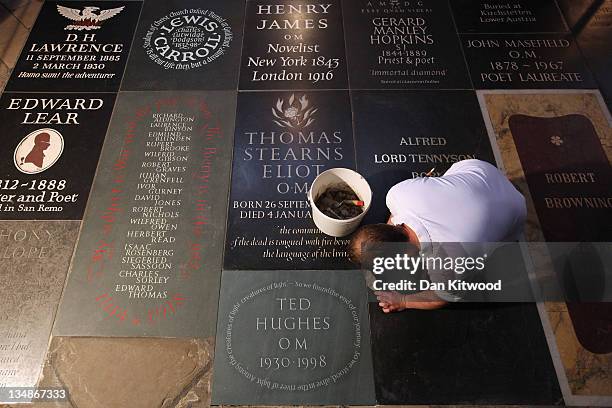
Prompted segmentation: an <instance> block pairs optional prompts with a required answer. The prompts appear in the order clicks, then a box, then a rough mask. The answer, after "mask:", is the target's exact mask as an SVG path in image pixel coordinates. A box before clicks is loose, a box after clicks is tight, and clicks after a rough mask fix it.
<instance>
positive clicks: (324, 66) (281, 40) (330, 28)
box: [241, 0, 346, 89]
mask: <svg viewBox="0 0 612 408" xmlns="http://www.w3.org/2000/svg"><path fill="white" fill-rule="evenodd" d="M242 66H243V69H242V70H241V89H269V88H270V87H273V88H288V89H291V88H297V87H304V88H313V87H319V88H344V87H345V85H346V67H345V59H344V37H343V31H342V14H341V10H340V3H339V0H331V1H329V2H326V3H323V2H322V1H316V0H315V1H311V2H309V1H297V2H295V1H294V2H290V3H289V2H282V1H281V2H279V1H274V0H272V1H269V0H263V1H262V0H257V1H252V2H248V4H247V22H246V36H245V50H244V55H243V58H242Z"/></svg>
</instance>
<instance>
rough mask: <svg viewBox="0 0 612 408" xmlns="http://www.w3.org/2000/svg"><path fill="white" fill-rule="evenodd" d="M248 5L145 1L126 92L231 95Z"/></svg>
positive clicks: (230, 0) (227, 0)
mask: <svg viewBox="0 0 612 408" xmlns="http://www.w3.org/2000/svg"><path fill="white" fill-rule="evenodd" d="M244 7H245V2H244V1H242V0H208V1H206V2H202V1H198V0H169V1H166V0H165V1H148V2H145V4H144V6H143V9H142V15H141V18H140V21H139V24H138V28H137V30H136V35H135V36H134V43H133V44H132V51H131V53H130V60H129V63H128V67H127V69H126V73H125V79H124V81H123V84H122V86H121V89H122V90H127V91H138V90H140V91H141V90H150V91H156V90H230V89H234V90H235V89H236V88H237V84H238V69H239V68H240V52H241V44H242V29H243V24H244V21H243V20H244Z"/></svg>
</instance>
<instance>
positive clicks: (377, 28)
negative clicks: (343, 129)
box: [343, 0, 472, 89]
mask: <svg viewBox="0 0 612 408" xmlns="http://www.w3.org/2000/svg"><path fill="white" fill-rule="evenodd" d="M343 5H344V9H343V14H344V27H345V28H344V29H345V31H346V38H347V39H349V40H348V41H347V44H346V47H347V50H346V52H347V61H348V67H349V82H350V84H351V88H352V89H471V88H472V84H471V82H470V78H469V75H468V72H467V67H466V64H465V60H464V58H463V54H462V53H461V46H460V44H459V38H458V36H457V33H456V31H455V26H454V23H453V17H452V14H451V11H450V6H449V4H448V0H430V1H427V2H409V1H398V2H372V1H368V0H344V1H343Z"/></svg>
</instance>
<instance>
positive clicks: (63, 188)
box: [0, 93, 115, 220]
mask: <svg viewBox="0 0 612 408" xmlns="http://www.w3.org/2000/svg"><path fill="white" fill-rule="evenodd" d="M114 102H115V95H114V94H108V93H100V94H94V95H92V94H81V93H61V94H60V93H54V94H50V93H5V94H4V95H2V98H0V123H2V126H3V133H4V135H3V139H4V143H3V144H4V148H3V149H2V150H1V151H0V163H1V164H0V219H7V220H16V219H26V220H33V219H41V220H80V219H81V218H82V216H83V212H84V210H85V204H86V202H87V197H88V195H89V190H90V188H91V183H92V180H93V177H94V174H95V171H96V166H97V164H98V157H99V155H100V150H101V148H102V144H103V142H104V136H105V134H106V128H107V127H108V123H109V121H110V116H111V113H112V110H113V104H114ZM75 169H78V171H75Z"/></svg>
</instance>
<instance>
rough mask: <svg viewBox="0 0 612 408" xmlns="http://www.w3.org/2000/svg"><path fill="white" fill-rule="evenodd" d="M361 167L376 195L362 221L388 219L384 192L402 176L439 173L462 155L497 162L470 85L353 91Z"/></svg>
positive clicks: (357, 145) (358, 164) (357, 146)
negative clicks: (464, 87) (448, 88)
mask: <svg viewBox="0 0 612 408" xmlns="http://www.w3.org/2000/svg"><path fill="white" fill-rule="evenodd" d="M352 103H353V108H354V121H355V146H356V152H357V171H359V172H360V173H361V174H363V175H364V177H365V178H366V179H367V180H368V182H369V183H370V186H371V188H372V193H373V197H374V198H373V201H372V206H371V207H370V210H369V211H368V214H367V215H366V217H365V219H364V222H365V223H367V222H386V220H387V218H386V217H388V215H389V211H388V210H387V208H386V206H385V197H386V194H387V192H388V191H389V189H390V188H391V187H392V186H393V185H395V184H396V183H399V182H401V181H403V180H406V179H409V178H414V177H423V176H425V174H426V173H428V172H430V171H432V170H433V171H432V173H431V174H432V175H433V176H441V175H442V174H444V172H446V170H448V169H449V168H450V166H451V165H452V164H453V163H455V162H457V161H460V160H466V159H480V160H486V161H489V162H491V163H494V158H493V153H492V151H491V145H490V143H489V138H488V136H487V131H486V128H485V125H484V122H483V120H482V115H481V113H480V108H479V106H478V101H477V99H476V96H475V95H474V93H473V92H471V91H418V92H411V93H407V92H400V91H394V92H390V91H386V92H380V91H379V92H374V91H361V92H353V94H352Z"/></svg>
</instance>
